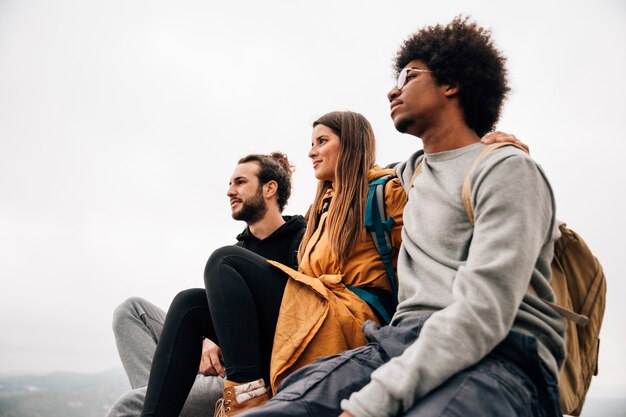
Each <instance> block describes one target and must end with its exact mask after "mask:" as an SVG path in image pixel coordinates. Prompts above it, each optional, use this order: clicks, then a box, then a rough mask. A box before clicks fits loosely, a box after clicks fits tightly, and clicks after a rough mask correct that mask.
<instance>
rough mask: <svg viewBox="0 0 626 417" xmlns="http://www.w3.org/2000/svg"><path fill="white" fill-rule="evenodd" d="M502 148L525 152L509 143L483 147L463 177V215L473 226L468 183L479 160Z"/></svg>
mask: <svg viewBox="0 0 626 417" xmlns="http://www.w3.org/2000/svg"><path fill="white" fill-rule="evenodd" d="M503 146H515V147H516V148H519V149H521V150H523V151H524V152H526V151H525V150H524V148H522V147H521V146H519V145H516V144H515V143H511V142H498V143H492V144H490V145H487V146H485V149H483V150H482V152H481V153H480V154H478V156H477V157H476V159H474V163H473V164H472V166H471V167H470V169H469V171H468V172H467V175H465V180H464V181H463V188H462V189H461V198H462V199H463V207H465V213H467V218H468V219H469V221H470V223H471V224H472V225H473V224H474V211H473V210H472V200H471V198H470V185H471V184H470V183H471V179H472V174H473V173H474V169H476V166H477V165H478V162H480V160H481V159H483V158H484V157H485V156H487V155H488V154H490V153H491V152H493V151H495V150H496V149H498V148H501V147H503Z"/></svg>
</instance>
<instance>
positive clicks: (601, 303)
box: [420, 143, 606, 416]
mask: <svg viewBox="0 0 626 417" xmlns="http://www.w3.org/2000/svg"><path fill="white" fill-rule="evenodd" d="M507 145H514V144H512V143H495V144H492V145H488V146H487V147H485V149H484V150H483V151H482V152H481V153H480V155H478V157H477V158H476V160H475V161H474V164H473V165H472V167H471V168H470V170H469V172H468V173H467V176H466V177H465V181H464V182H463V190H462V198H463V205H464V206H465V211H466V213H467V217H468V218H469V219H470V222H471V223H472V224H474V213H473V210H472V205H471V200H470V195H469V191H470V178H471V174H472V171H473V170H474V167H475V166H476V164H477V163H478V161H479V160H480V159H482V158H483V157H484V156H485V155H487V154H488V153H489V152H491V151H493V150H495V149H497V148H499V147H501V146H507ZM515 146H516V145H515ZM420 168H421V167H420ZM559 229H560V231H561V237H560V238H559V239H558V240H557V241H556V242H555V245H554V259H553V260H552V265H551V269H552V280H551V282H550V284H551V286H552V289H553V291H554V294H555V296H556V304H554V303H550V302H548V301H546V300H544V302H546V303H547V304H549V305H551V306H552V307H553V308H554V309H555V310H557V311H558V312H559V313H560V314H561V315H563V316H564V317H565V318H566V319H568V320H567V328H566V330H565V344H566V349H567V358H566V360H565V363H564V364H563V368H562V369H561V374H560V375H559V396H560V399H561V411H563V413H565V414H570V415H573V416H579V415H580V412H581V410H582V406H583V403H584V402H585V396H586V395H587V390H588V389H589V385H590V384H591V377H592V376H593V375H597V374H598V350H599V348H600V339H599V334H600V327H601V325H602V318H603V316H604V307H605V304H606V278H605V276H604V271H603V270H602V266H601V265H600V263H599V262H598V260H597V259H596V257H595V256H594V255H593V253H591V250H589V247H588V246H587V244H586V243H585V242H584V241H583V240H582V239H581V237H580V236H578V235H577V234H576V233H575V232H574V231H573V230H571V229H569V228H567V226H566V225H565V223H562V224H560V225H559ZM529 292H531V293H534V294H535V295H536V293H535V291H534V289H533V288H532V287H529Z"/></svg>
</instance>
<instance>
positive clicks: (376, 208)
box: [348, 175, 398, 324]
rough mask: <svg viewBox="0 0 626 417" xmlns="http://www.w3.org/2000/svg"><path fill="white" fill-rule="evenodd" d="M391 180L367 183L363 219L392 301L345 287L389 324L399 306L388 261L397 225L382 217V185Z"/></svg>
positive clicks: (392, 220) (365, 289)
mask: <svg viewBox="0 0 626 417" xmlns="http://www.w3.org/2000/svg"><path fill="white" fill-rule="evenodd" d="M393 178H395V175H385V176H384V177H380V178H377V179H375V180H372V181H371V182H370V183H369V191H368V193H367V201H366V205H365V220H364V223H365V228H366V229H367V231H368V232H369V233H370V234H371V235H372V240H373V241H374V245H375V246H376V250H377V251H378V253H379V254H380V257H381V259H382V261H383V265H384V266H385V271H386V272H387V280H388V281H389V286H390V287H391V291H392V301H391V302H386V303H385V302H383V300H381V298H380V297H379V295H381V294H377V293H376V292H374V291H372V290H370V289H367V288H357V287H353V286H348V289H350V291H352V292H353V293H355V294H356V295H358V296H359V298H361V299H362V300H363V301H365V302H366V303H367V304H369V305H370V307H371V308H372V309H374V311H375V312H376V313H377V315H378V316H379V318H380V319H381V320H382V321H383V324H388V323H389V322H390V321H391V316H392V315H393V312H394V311H395V308H396V306H397V305H398V285H397V282H398V281H397V279H396V273H395V271H394V269H393V263H392V261H391V258H392V252H393V250H392V249H393V247H392V245H391V236H390V235H389V231H390V230H391V228H392V227H393V225H394V224H395V223H396V222H395V220H394V219H393V218H391V217H387V216H386V215H385V185H386V184H387V182H389V180H390V179H393Z"/></svg>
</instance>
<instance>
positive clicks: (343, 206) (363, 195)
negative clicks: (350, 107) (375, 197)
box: [298, 111, 376, 265]
mask: <svg viewBox="0 0 626 417" xmlns="http://www.w3.org/2000/svg"><path fill="white" fill-rule="evenodd" d="M320 124H321V125H324V126H326V127H328V128H329V129H331V130H332V131H333V132H335V134H336V135H337V136H339V155H338V157H337V166H336V167H335V181H334V183H331V182H330V181H319V183H318V185H317V193H316V195H315V200H313V205H312V206H311V209H310V210H309V215H308V220H307V228H306V233H305V234H304V237H303V239H302V244H301V245H300V251H299V253H298V257H299V258H300V259H301V258H302V254H303V252H304V248H306V245H307V243H308V242H309V240H310V239H311V236H312V235H313V232H315V229H316V228H317V226H318V223H319V219H320V216H319V211H320V208H321V202H322V198H323V197H324V194H325V193H326V191H327V190H328V189H329V188H330V187H331V186H332V187H333V189H334V196H333V199H332V202H331V204H330V206H329V207H328V219H327V220H326V224H327V227H328V228H329V229H328V231H329V242H330V250H331V251H332V252H333V254H334V255H335V256H336V258H337V260H338V262H339V265H344V263H345V262H346V261H347V260H348V256H349V255H350V252H351V251H352V249H353V248H354V244H355V243H356V241H357V239H358V238H359V237H361V234H362V233H364V228H363V221H364V219H363V218H364V216H365V203H366V199H367V187H368V172H369V170H370V169H371V168H372V167H373V166H374V164H375V162H376V140H375V138H374V131H373V130H372V126H371V125H370V123H369V122H368V121H367V119H366V118H365V117H363V115H361V114H359V113H354V112H350V111H335V112H331V113H327V114H325V115H323V116H322V117H320V118H319V119H317V120H316V121H315V122H313V127H315V126H317V125H320Z"/></svg>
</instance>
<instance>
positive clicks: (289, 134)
mask: <svg viewBox="0 0 626 417" xmlns="http://www.w3.org/2000/svg"><path fill="white" fill-rule="evenodd" d="M458 13H464V14H469V15H471V16H472V17H474V18H475V19H476V20H478V21H479V22H480V23H481V24H483V25H484V26H487V27H490V28H492V29H493V32H494V37H495V39H496V43H497V45H498V46H499V47H500V48H501V49H502V50H503V51H504V52H505V54H506V55H507V56H508V57H509V70H510V79H511V83H512V87H513V91H512V94H511V96H510V99H509V101H508V103H507V104H506V108H505V111H504V115H503V118H502V120H501V122H500V123H499V126H498V127H499V129H501V130H504V131H508V132H512V133H514V134H516V135H517V136H518V137H520V138H522V139H523V140H524V141H525V142H526V143H528V144H529V145H530V147H531V153H532V155H533V156H534V157H535V158H536V159H537V160H538V161H539V162H540V163H541V164H542V165H543V167H544V168H545V170H546V171H547V173H548V175H549V177H550V179H551V181H552V184H553V187H554V189H555V192H556V196H557V203H558V211H559V217H560V218H562V219H564V220H566V221H567V222H568V223H569V225H570V226H572V227H573V228H574V229H575V230H577V231H579V232H580V233H581V234H582V236H583V237H584V238H585V239H586V240H587V242H588V243H589V245H590V246H591V247H592V249H593V250H594V252H595V253H596V254H597V256H598V257H599V259H600V261H601V262H602V264H603V265H604V268H605V271H606V274H607V276H608V288H609V294H608V305H607V310H606V316H605V320H604V326H603V334H602V344H601V355H600V357H601V360H600V375H599V376H598V377H597V378H596V380H595V382H594V386H593V387H592V395H598V396H600V395H609V394H611V393H612V394H615V393H624V392H626V376H625V375H626V354H625V353H626V326H624V323H623V321H622V320H623V319H624V317H626V302H624V299H626V274H625V273H626V266H624V249H625V244H624V236H625V235H626V224H625V223H626V222H625V220H624V218H625V216H624V213H626V202H625V201H626V199H625V197H624V191H625V189H626V187H625V185H626V184H625V183H626V181H625V180H626V173H625V171H624V165H625V164H624V162H623V160H624V156H625V155H626V145H625V140H626V134H625V133H624V129H623V126H622V125H623V122H624V120H625V119H626V110H625V106H624V97H626V81H625V80H624V78H625V74H626V48H625V47H624V40H625V39H626V3H625V2H624V1H623V0H613V1H611V0H605V1H594V2H589V1H571V0H567V1H525V2H497V3H496V2H489V1H437V2H426V1H417V0H413V1H393V2H391V1H389V2H382V1H362V0H354V1H326V0H317V1H284V2H279V1H263V2H258V1H238V2H215V1H199V0H183V1H155V0H150V1H148V0H130V1H129V0H123V1H122V0H107V1H87V0H57V1H54V2H51V1H45V0H30V1H29V0H23V1H16V0H0V279H1V281H0V285H1V287H0V373H5V372H48V371H54V370H69V371H84V372H95V371H101V370H105V369H109V368H113V367H119V366H120V363H119V360H118V358H117V353H116V350H115V345H114V341H113V336H112V332H111V325H110V321H111V313H112V310H113V309H114V307H115V306H116V305H117V304H118V303H120V302H121V301H122V300H124V299H125V298H127V297H128V296H131V295H140V296H143V297H145V298H147V299H149V300H152V301H153V302H155V303H156V304H158V305H160V306H161V307H163V308H167V307H168V305H169V302H170V301H171V299H172V297H173V296H174V295H175V294H176V293H177V292H178V291H179V290H182V289H185V288H188V287H199V286H202V272H203V268H204V263H205V261H206V259H207V257H208V255H209V254H210V253H211V252H212V251H213V250H214V249H216V248H217V247H219V246H222V245H224V244H229V243H232V242H234V237H235V235H236V234H237V233H238V232H239V231H241V229H242V228H243V224H242V223H237V222H235V221H233V220H232V219H231V218H230V212H229V208H228V204H227V199H226V196H225V191H226V187H227V183H228V178H229V176H230V174H231V173H232V170H233V168H234V165H235V162H236V160H237V159H238V158H239V157H241V156H243V155H245V154H247V153H251V152H264V153H265V152H269V151H273V150H282V151H284V152H286V153H287V154H288V155H289V156H290V158H291V159H292V161H293V162H294V163H295V164H296V165H297V167H298V171H297V172H296V174H295V184H294V187H295V190H294V193H293V197H292V199H291V202H290V204H289V206H288V207H287V209H286V213H304V211H305V210H306V207H307V206H308V204H309V203H310V201H311V199H312V196H313V186H314V179H313V174H312V169H311V167H310V162H309V160H308V158H307V157H306V154H307V150H308V146H309V144H310V124H311V122H312V121H313V120H314V119H315V118H316V117H317V116H319V115H321V114H323V113H325V112H328V111H331V110H344V109H350V110H354V111H359V112H361V113H363V114H364V115H365V116H366V117H368V118H369V120H370V121H371V122H372V124H373V126H374V128H375V131H376V133H377V138H378V149H379V151H378V159H379V161H380V162H381V163H384V164H386V163H388V162H392V161H398V160H401V159H403V158H404V157H405V156H407V155H408V154H409V153H410V152H412V151H413V150H415V149H417V148H419V147H421V142H420V141H419V140H417V139H415V138H413V137H410V136H404V135H401V134H399V133H397V132H396V131H395V129H394V128H393V125H392V123H391V121H390V118H389V114H388V113H389V111H388V102H387V100H386V97H385V94H386V93H387V91H388V89H389V87H390V85H391V81H392V79H391V76H392V71H391V59H392V57H393V55H394V53H395V51H396V48H397V47H398V45H399V44H400V42H401V41H402V40H403V39H404V38H405V37H407V36H408V35H409V34H410V33H412V32H413V31H414V30H416V29H417V28H418V27H421V26H423V25H427V24H433V23H437V22H442V23H445V22H447V21H449V20H450V19H452V17H453V16H455V15H456V14H458Z"/></svg>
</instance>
